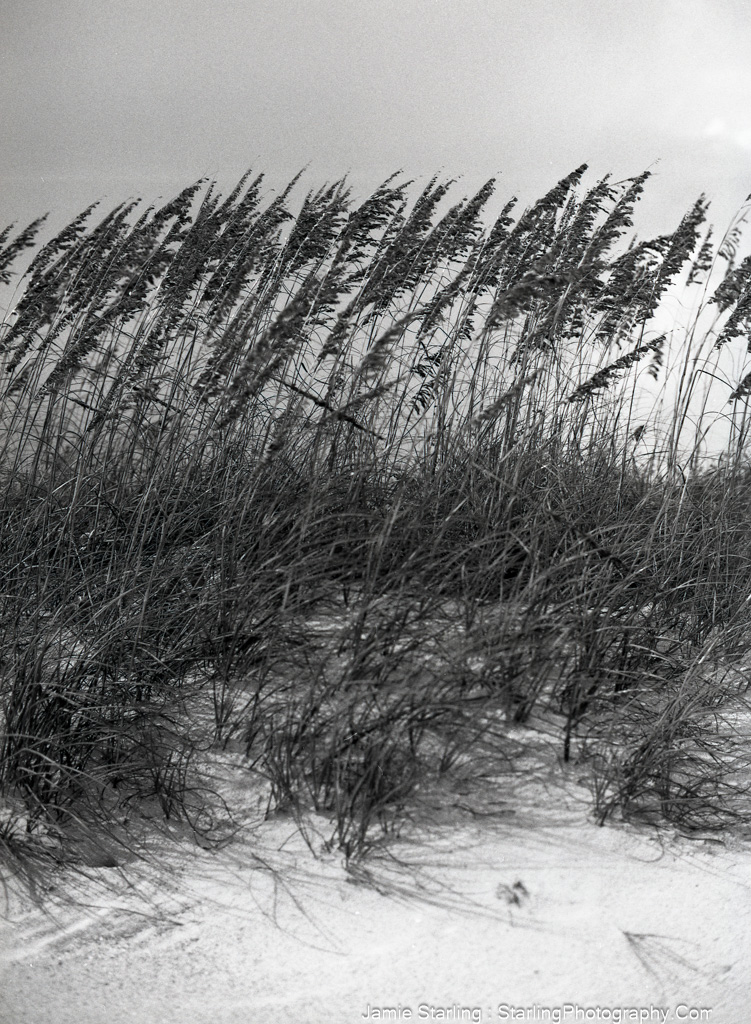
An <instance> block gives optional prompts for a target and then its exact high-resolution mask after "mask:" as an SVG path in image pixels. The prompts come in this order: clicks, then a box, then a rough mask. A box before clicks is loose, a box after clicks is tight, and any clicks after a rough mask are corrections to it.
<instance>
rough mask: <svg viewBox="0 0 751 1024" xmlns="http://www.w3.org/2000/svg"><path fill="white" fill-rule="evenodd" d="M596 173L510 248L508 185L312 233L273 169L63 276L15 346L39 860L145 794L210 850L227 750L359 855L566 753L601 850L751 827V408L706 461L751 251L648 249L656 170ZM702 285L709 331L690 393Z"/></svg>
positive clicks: (18, 725) (6, 339)
mask: <svg viewBox="0 0 751 1024" xmlns="http://www.w3.org/2000/svg"><path fill="white" fill-rule="evenodd" d="M585 171H586V168H585V167H580V168H578V169H577V170H576V171H575V172H573V173H572V174H571V175H568V176H567V177H565V178H563V179H562V180H561V181H560V182H559V183H558V185H556V187H555V188H553V189H552V190H551V191H550V192H549V193H548V194H547V195H546V196H544V197H543V199H541V200H540V201H539V202H538V203H536V204H535V205H533V206H532V207H531V208H530V209H529V210H527V211H525V212H523V213H522V214H521V215H520V216H519V218H518V219H517V220H516V222H514V219H513V217H512V215H511V214H512V211H513V209H514V201H513V200H512V201H511V202H509V203H507V204H506V206H505V207H504V209H503V211H502V212H501V214H500V215H499V217H498V218H497V219H496V221H495V223H493V224H491V225H490V226H487V227H486V226H485V224H484V223H483V221H482V214H483V210H484V209H485V207H486V206H487V203H488V202H489V201H490V199H491V197H492V193H493V189H494V183H493V182H489V183H488V184H487V185H486V186H484V187H483V188H482V189H480V190H479V191H478V192H477V193H476V194H475V195H474V196H473V197H471V198H468V199H464V200H462V201H460V202H458V203H454V204H453V205H452V206H450V207H449V208H448V209H447V210H446V209H445V203H446V201H447V197H448V196H449V194H450V191H451V187H450V183H443V184H442V183H439V182H438V181H437V180H433V181H431V182H430V183H429V185H428V186H427V187H426V188H425V189H424V190H423V191H422V193H421V194H420V195H419V196H418V197H417V199H416V200H414V201H411V200H410V194H411V193H410V186H409V183H404V184H400V183H398V182H397V180H396V177H392V178H390V179H388V181H386V182H385V183H384V184H383V185H382V186H381V187H380V188H379V189H378V190H376V192H375V193H374V194H373V196H371V197H369V198H368V199H366V200H365V201H363V202H360V203H359V204H357V203H356V202H355V201H354V200H353V198H352V193H351V189H350V188H349V186H347V185H346V184H345V182H343V181H342V182H335V183H334V184H333V185H331V186H328V187H325V188H323V189H321V190H319V191H317V192H310V193H309V194H308V195H307V196H306V198H305V199H304V200H303V202H302V205H301V208H300V209H299V212H298V213H297V214H294V213H293V212H292V209H291V204H292V201H293V188H294V186H295V184H296V182H297V179H295V180H294V181H293V182H291V183H290V185H289V186H288V187H287V188H286V189H285V190H284V191H283V192H282V193H281V194H280V195H278V196H277V197H276V198H275V199H273V200H272V201H271V202H269V203H268V204H267V205H264V200H263V195H262V190H261V189H262V180H261V178H260V177H256V178H254V179H252V180H251V176H250V175H246V176H245V177H244V178H243V179H242V180H241V181H240V182H239V183H238V185H237V187H236V188H235V189H234V190H233V191H232V192H231V193H230V195H229V196H228V197H227V198H226V199H222V197H221V196H219V195H218V193H217V191H216V188H215V187H214V186H211V185H209V186H207V185H206V183H203V182H198V183H196V184H195V185H193V186H190V187H189V188H187V189H186V190H185V191H184V192H183V193H181V195H180V196H178V197H177V198H176V199H175V200H173V201H172V202H170V203H168V204H166V205H165V206H163V207H162V208H161V209H158V210H155V209H152V208H148V209H146V210H145V211H143V212H140V213H139V211H138V209H137V206H136V205H134V204H129V205H124V206H121V207H118V208H116V209H115V210H114V211H112V212H111V213H110V214H108V215H106V216H105V217H104V218H103V220H102V221H101V222H100V223H99V224H95V225H94V226H93V227H92V226H87V225H88V219H89V217H90V216H91V213H92V209H93V208H89V209H88V210H87V211H85V212H84V214H82V215H81V216H80V217H78V218H76V220H75V221H73V222H72V223H71V225H70V226H69V227H68V228H66V229H65V230H64V231H62V232H61V233H60V234H59V235H58V236H57V238H56V239H54V240H53V241H52V242H50V243H48V244H47V245H46V246H44V247H43V248H42V249H41V251H40V252H39V253H38V254H37V256H36V258H35V259H34V260H33V261H32V263H31V266H30V268H29V270H28V271H27V272H26V275H25V276H24V277H23V278H22V280H21V282H20V285H19V288H18V290H17V291H18V294H19V299H18V301H17V304H16V306H15V309H14V310H13V312H12V315H10V317H9V319H8V322H7V323H5V324H4V325H3V326H2V328H0V352H2V358H3V364H2V366H3V377H4V380H3V389H4V399H3V406H2V410H1V412H0V417H1V418H0V502H2V515H3V531H2V535H1V536H0V573H1V574H2V580H3V586H2V588H1V589H0V631H2V638H3V643H2V650H3V651H4V657H3V660H2V664H0V705H1V708H2V745H1V746H0V791H1V792H2V799H3V800H5V801H7V802H9V806H12V807H13V808H16V809H17V813H16V812H15V811H14V812H13V814H11V815H10V816H7V815H6V816H5V817H4V818H3V819H2V820H3V822H5V824H3V825H2V826H1V827H0V842H4V843H5V848H6V849H7V850H10V849H15V850H19V849H21V848H26V847H28V846H29V845H31V846H33V844H34V842H37V843H42V845H44V843H45V841H46V840H45V836H47V837H48V838H49V836H50V835H51V834H52V832H53V831H54V829H56V828H57V829H59V828H60V822H61V821H68V822H71V821H78V822H80V821H83V820H84V818H85V820H86V821H87V823H88V825H87V827H88V828H89V831H90V832H91V830H94V831H96V829H97V828H100V829H106V828H107V827H109V826H111V825H112V823H113V822H114V821H116V820H119V818H118V815H120V817H122V814H121V812H122V810H123V808H128V807H132V806H133V805H134V804H137V803H138V802H139V801H151V802H152V803H154V804H155V805H156V806H157V807H158V808H159V809H160V813H161V814H162V815H163V816H165V817H167V818H169V819H170V820H174V819H175V818H180V817H181V816H182V817H186V818H187V819H188V820H189V821H191V822H193V823H196V822H197V821H198V820H199V819H200V815H198V817H196V812H195V806H196V805H195V796H194V794H195V788H196V785H197V783H196V780H197V778H198V777H199V776H200V763H199V762H200V760H201V756H202V752H203V751H205V749H206V748H207V747H209V746H211V745H212V744H217V743H218V744H228V743H230V742H232V743H237V742H238V741H239V742H240V744H241V746H242V749H243V751H244V754H245V756H246V769H247V770H248V771H249V772H252V773H254V775H255V776H256V777H260V778H263V779H264V780H265V783H266V785H267V787H268V790H267V791H268V793H269V794H270V801H271V803H270V807H269V810H270V811H271V810H273V808H274V806H278V807H279V808H283V807H286V808H289V809H292V810H293V811H294V812H295V813H297V814H298V815H299V816H300V821H301V823H303V822H304V816H305V814H306V813H307V812H308V811H310V810H311V809H312V810H317V811H318V812H319V813H321V814H326V815H329V817H330V819H331V842H332V844H333V845H338V846H339V847H341V849H342V850H343V851H344V852H345V854H346V855H347V856H348V857H356V856H358V855H360V854H362V853H363V852H364V851H365V850H367V849H368V848H369V846H370V845H371V844H372V843H373V842H374V841H376V840H377V838H378V836H379V834H382V833H386V834H391V833H393V832H394V831H395V830H397V829H398V828H399V824H400V822H401V821H402V819H403V812H406V811H407V810H408V808H409V806H410V803H411V801H414V800H415V799H417V794H419V791H420V787H421V783H422V780H424V779H426V778H428V777H430V775H431V774H435V773H438V774H441V773H445V772H447V771H451V770H452V768H451V766H452V765H456V764H457V763H459V762H461V764H462V770H463V771H471V770H472V767H471V766H472V764H473V763H474V762H473V758H474V757H475V756H477V757H479V756H480V754H479V751H480V749H482V758H483V759H486V758H487V757H488V756H490V757H491V758H494V759H495V761H496V762H497V765H498V771H499V773H500V774H503V771H505V770H507V768H508V765H509V764H510V763H512V762H513V759H514V757H516V756H517V754H518V752H519V749H520V747H519V744H520V742H521V741H520V739H519V735H520V734H519V729H520V728H522V729H526V730H528V733H527V734H528V735H529V736H530V737H532V735H533V730H534V728H535V727H536V726H535V723H537V722H540V721H544V722H545V723H547V724H546V728H551V729H552V730H553V735H554V736H555V737H556V739H555V742H556V745H557V749H558V751H559V754H560V758H561V760H562V761H574V760H579V761H580V762H581V764H582V766H584V765H586V766H587V769H586V770H587V771H588V772H589V773H590V775H591V779H592V790H593V794H594V810H595V813H596V814H597V815H598V816H599V818H600V820H604V819H605V818H606V817H607V816H608V815H610V814H614V813H616V812H617V811H620V812H621V813H623V814H624V815H626V816H628V815H629V814H632V813H633V814H637V816H638V814H639V813H641V810H643V806H644V805H645V803H650V802H651V803H650V806H651V805H652V804H654V806H655V807H657V809H658V817H660V816H661V818H662V819H663V820H664V819H669V820H672V821H675V822H676V823H677V824H679V825H681V826H682V827H683V826H685V827H695V826H698V824H701V825H702V827H705V826H708V825H710V824H711V823H712V822H726V821H727V820H732V821H733V822H735V823H737V822H738V821H740V820H742V818H743V814H745V813H747V811H746V810H744V808H746V809H747V804H745V803H744V800H745V799H746V797H745V796H744V792H743V787H742V786H741V785H740V784H739V783H738V781H737V780H738V779H740V778H742V777H743V772H744V770H746V768H747V754H745V753H744V752H743V749H742V745H739V744H733V743H731V742H728V741H727V729H726V728H725V726H724V725H723V723H726V722H728V721H730V719H731V717H732V714H736V713H737V709H738V701H739V700H741V699H742V693H741V690H742V683H741V682H740V680H742V678H743V676H742V674H738V673H736V674H732V673H731V672H726V673H725V674H724V675H723V676H722V677H721V679H722V681H721V682H719V683H717V684H716V685H715V686H714V687H713V688H712V689H711V699H710V697H708V696H707V693H708V691H707V684H706V679H707V678H708V677H709V673H710V672H711V671H713V670H714V666H715V665H716V664H719V663H723V662H724V663H725V664H726V665H728V664H731V665H732V664H733V663H736V664H737V663H738V662H739V660H740V659H742V658H743V657H744V655H745V652H746V651H747V649H748V629H747V626H748V608H749V604H748V600H747V597H748V595H747V579H748V568H749V564H750V563H751V532H749V527H748V523H749V521H750V520H749V511H750V510H749V498H748V495H749V493H750V492H749V488H748V473H747V470H746V465H747V460H746V447H745V428H744V426H743V424H744V423H745V419H744V418H743V412H742V409H743V408H745V407H744V406H743V403H744V402H745V400H746V397H747V390H748V389H747V387H746V382H747V377H744V378H743V379H742V380H741V382H740V383H739V384H736V385H731V386H730V387H729V388H728V400H732V402H733V409H734V410H735V420H734V421H733V422H734V423H735V424H736V426H735V427H734V431H731V433H730V434H729V441H728V446H727V451H726V453H725V456H724V458H723V460H721V461H720V462H719V463H716V464H715V465H710V464H709V463H707V462H704V461H702V458H701V448H700V445H699V443H698V442H697V441H696V439H697V438H701V437H703V436H704V433H706V429H705V428H703V427H701V425H699V426H696V427H695V428H694V433H693V434H691V433H690V431H688V427H689V425H690V419H691V415H692V409H693V406H692V401H693V397H694V396H695V395H696V394H697V393H698V389H699V385H700V382H701V380H702V379H703V377H706V373H707V372H708V371H709V369H710V368H711V366H712V365H713V364H711V363H710V362H709V360H710V358H711V355H709V354H706V350H707V348H708V349H709V352H710V353H712V352H713V353H714V354H715V355H714V358H716V359H719V358H721V357H722V353H723V351H724V350H725V349H726V348H727V347H728V346H729V345H730V344H732V343H733V339H735V338H737V337H739V336H740V334H742V333H743V331H744V330H745V328H744V325H745V323H746V314H747V310H746V305H747V291H748V289H747V283H748V282H747V280H746V278H747V277H748V274H747V267H746V263H745V262H743V261H742V262H741V263H740V264H739V265H738V266H737V267H736V266H735V264H734V262H733V261H734V259H735V253H736V252H737V249H738V246H739V244H740V236H739V235H738V232H737V231H735V233H733V230H731V232H730V233H729V234H728V235H727V236H726V237H725V239H724V240H723V241H721V243H720V245H719V246H718V248H717V250H715V249H714V248H713V244H712V240H711V235H709V234H708V233H707V232H704V233H703V234H702V231H701V226H702V222H703V220H704V217H705V214H706V201H705V200H704V199H703V198H702V199H700V200H699V201H698V202H697V203H696V204H694V206H693V207H692V209H691V210H690V211H689V213H688V214H687V216H686V217H685V218H684V219H683V221H682V222H681V224H680V225H679V226H678V228H677V230H676V231H675V232H674V233H673V234H671V235H666V236H661V237H660V238H658V239H654V240H651V241H647V242H638V243H634V244H631V245H626V244H625V238H624V236H625V232H626V231H627V230H628V229H629V228H630V227H631V216H632V212H633V208H634V205H635V203H636V201H637V199H638V197H639V195H640V194H641V191H642V189H643V187H644V184H645V182H646V180H647V177H648V175H646V174H643V175H640V176H638V177H636V178H633V179H630V180H628V181H625V182H619V183H612V182H611V181H610V180H609V179H603V181H601V182H599V183H597V184H596V185H595V186H593V187H592V188H590V189H589V190H585V191H584V192H583V194H582V195H580V194H579V189H580V187H581V181H582V179H583V176H584V174H585ZM32 227H38V225H35V226H32ZM8 237H9V235H8V234H7V233H6V235H5V236H3V240H2V241H0V245H5V249H3V250H2V252H3V253H4V254H5V257H7V258H6V259H5V262H4V263H2V273H3V274H7V273H8V270H7V266H10V261H11V260H12V259H13V258H14V257H16V256H17V255H18V254H19V253H20V252H21V250H22V248H23V247H24V246H26V245H27V244H28V243H29V242H30V241H31V234H30V233H29V232H26V233H21V235H19V236H18V238H17V239H16V241H15V242H10V243H8V242H7V238H8ZM718 260H720V261H722V260H725V261H730V266H729V269H728V273H727V274H726V275H725V278H724V280H721V281H720V283H719V285H717V286H716V288H715V291H714V292H712V290H711V284H710V282H713V281H714V279H716V276H717V274H716V270H717V266H718V262H717V261H718ZM697 280H703V283H702V284H701V285H699V284H696V285H694V282H695V281H697ZM681 281H683V282H688V284H690V285H691V286H692V287H694V286H696V287H702V288H703V295H704V299H703V302H704V306H705V307H706V306H707V305H709V304H710V303H711V304H713V306H714V311H715V319H714V321H713V323H712V325H711V326H710V327H709V328H707V332H708V333H707V335H706V339H705V340H707V341H708V342H709V345H708V346H703V347H702V345H700V344H698V343H697V342H696V336H697V333H698V332H699V331H700V330H701V326H700V324H703V322H704V321H703V320H701V311H700V312H699V313H697V314H696V317H695V319H694V321H693V323H692V325H690V327H689V329H688V338H689V341H690V345H689V344H687V345H686V351H685V353H683V354H682V355H681V359H682V362H681V363H680V365H679V366H678V369H677V372H678V379H679V386H678V390H677V391H673V392H670V391H669V389H668V384H667V382H668V381H669V380H670V379H674V378H671V377H670V374H671V373H674V370H675V368H674V367H672V366H671V365H670V351H671V350H670V348H669V347H667V346H666V338H667V335H666V333H665V330H664V327H662V328H660V329H657V326H656V324H655V323H654V318H655V315H656V314H657V313H658V312H659V309H660V302H661V301H662V300H663V299H664V297H665V296H666V294H668V292H669V290H670V288H671V287H675V286H676V282H681ZM689 349H690V353H689ZM702 353H704V354H702ZM647 357H649V366H647V365H646V363H647ZM642 371H644V372H645V373H646V376H647V377H649V379H650V381H652V383H653V384H654V380H653V378H654V377H657V379H658V383H659V382H661V381H662V382H665V384H664V386H665V388H666V389H668V390H666V392H665V397H666V400H668V401H670V400H672V401H673V406H672V409H673V412H672V418H671V417H668V422H658V421H657V420H650V419H649V416H648V415H647V416H645V415H643V414H642V411H641V409H638V412H637V405H638V396H639V389H640V387H641V381H642V380H643V376H642V377H640V376H639V374H640V372H642ZM671 386H672V385H671ZM671 396H672V397H671ZM637 415H638V418H636V417H637ZM660 433H662V434H663V435H664V436H665V437H666V443H665V454H664V456H662V455H660V454H659V452H658V450H657V448H656V447H655V451H654V452H653V453H652V454H651V455H650V456H649V457H646V458H642V456H641V452H642V450H643V448H644V446H645V445H646V439H647V438H650V437H653V436H654V437H657V436H658V435H659V434H660ZM551 723H552V724H551ZM514 730H515V731H514ZM478 763H479V762H478ZM504 766H505V767H504ZM479 770H480V769H479V768H478V771H479ZM483 770H484V769H483ZM731 797H732V799H731ZM206 800H207V801H209V802H210V797H209V796H208V795H207V796H206ZM728 808H730V809H731V810H732V813H730V811H728V813H727V814H726V813H725V812H726V811H727V810H728ZM84 812H85V813H84ZM11 821H12V822H15V824H8V822H11ZM19 822H23V823H24V824H23V828H20V826H19V824H18V823H19ZM108 823H109V826H108ZM3 836H4V837H5V839H3ZM6 840H7V842H6Z"/></svg>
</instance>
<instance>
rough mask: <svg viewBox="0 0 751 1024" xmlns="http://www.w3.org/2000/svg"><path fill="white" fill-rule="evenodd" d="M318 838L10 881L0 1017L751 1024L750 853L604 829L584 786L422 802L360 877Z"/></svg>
mask: <svg viewBox="0 0 751 1024" xmlns="http://www.w3.org/2000/svg"><path fill="white" fill-rule="evenodd" d="M230 767H231V766H230ZM234 778H235V782H234V783H233V785H234V786H235V788H236V792H235V794H234V796H235V801H236V803H237V800H238V799H239V797H242V793H240V792H239V791H240V789H242V787H243V786H245V787H246V790H245V793H244V797H243V798H244V799H245V803H246V805H247V807H248V808H250V806H251V804H252V799H251V791H250V789H249V788H247V787H248V783H247V782H244V781H242V779H241V776H240V775H238V774H237V773H235V776H234ZM238 794H239V797H238ZM256 807H257V805H256ZM325 827H326V823H325V822H324V821H323V820H322V819H313V818H311V819H310V821H309V824H308V838H309V840H310V844H311V846H312V851H311V849H310V848H309V846H308V845H306V843H305V842H304V841H303V839H302V838H301V836H300V834H299V832H298V831H297V830H296V828H295V826H294V824H293V823H292V822H291V821H290V820H289V819H285V818H282V817H278V818H276V819H272V820H268V821H263V822H261V821H259V819H258V814H257V810H256V813H255V819H253V815H252V814H250V812H249V813H248V815H247V818H246V822H245V827H244V828H243V830H242V831H241V832H240V833H239V834H238V835H237V837H236V838H235V839H234V840H233V841H232V842H231V843H228V844H227V845H225V846H224V847H223V848H221V849H219V850H216V849H215V850H204V849H201V848H199V847H197V846H195V845H193V844H189V843H188V842H187V841H183V842H177V843H175V842H172V843H169V842H167V841H165V840H162V841H161V843H162V845H161V846H159V847H158V848H157V851H156V852H157V855H158V856H157V859H156V861H155V862H152V863H151V864H149V863H148V862H138V861H136V862H133V863H131V864H128V865H126V866H125V867H123V868H106V867H99V868H97V867H90V868H87V869H86V870H85V871H84V872H83V873H80V874H74V875H67V876H61V878H60V879H56V880H54V882H55V888H54V889H53V890H52V891H50V892H48V893H47V894H46V898H45V900H44V904H43V906H41V907H40V906H39V904H38V903H35V902H34V901H32V900H31V899H30V898H29V897H28V895H24V894H23V892H22V891H20V890H19V888H18V886H17V885H16V884H15V883H14V884H12V885H9V886H8V888H7V891H6V900H5V905H4V915H3V918H2V920H0V1021H2V1024H135V1022H145V1024H194V1022H195V1024H199V1022H201V1024H203V1022H211V1024H280V1022H300V1024H319V1022H320V1024H351V1022H358V1024H359V1022H362V1021H369V1020H401V1021H403V1020H415V1021H416V1020H453V1021H456V1020H472V1021H478V1020H482V1021H502V1020H534V1021H540V1020H553V1021H556V1020H560V1021H575V1020H590V1021H591V1020H608V1021H619V1020H643V1021H646V1020H710V1021H712V1022H713V1024H747V1022H751V892H749V889H751V844H749V843H748V841H745V842H742V841H741V840H739V839H733V838H732V837H725V838H724V839H718V838H707V837H705V838H704V839H701V838H694V839H691V840H689V839H687V838H685V837H681V836H679V835H677V834H675V833H672V832H667V831H664V830H663V831H659V832H658V831H657V830H655V829H651V828H648V827H646V826H644V827H643V828H640V827H635V826H633V825H624V824H616V825H610V826H605V827H602V828H599V827H597V826H596V825H595V824H594V823H593V822H592V820H591V816H590V800H589V794H588V793H587V792H585V791H584V790H583V789H582V787H581V780H578V779H577V778H576V777H575V773H572V774H569V776H568V777H567V778H564V780H563V783H562V785H560V786H554V785H552V784H551V783H550V782H549V781H548V782H544V781H543V782H541V780H540V779H539V778H538V779H536V780H535V781H533V782H530V783H529V784H527V783H523V784H515V785H514V787H511V786H509V784H508V780H502V779H499V780H497V781H496V782H495V783H493V782H492V781H491V783H490V786H488V784H486V785H485V786H484V788H483V789H482V792H480V791H479V790H478V788H477V787H476V786H473V785H472V784H471V783H470V782H467V783H466V784H464V785H462V784H461V783H453V784H452V788H451V790H450V791H448V790H447V791H445V792H441V793H437V792H434V793H432V794H426V795H425V798H424V802H423V806H422V810H421V811H418V812H416V813H415V814H414V815H413V817H412V820H411V824H409V826H408V827H405V829H404V830H403V831H402V833H401V835H400V837H399V838H397V839H394V840H393V841H392V842H391V843H390V844H389V845H388V847H386V848H384V849H383V850H380V851H375V852H374V853H373V854H371V856H370V857H369V858H368V859H367V860H366V861H365V862H364V866H361V867H360V868H350V869H349V870H347V868H346V866H345V864H344V863H343V861H342V858H341V856H340V855H338V854H332V853H327V852H325V850H324V849H323V848H322V841H323V840H324V839H325V838H326V836H327V835H328V833H327V832H326V831H325Z"/></svg>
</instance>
